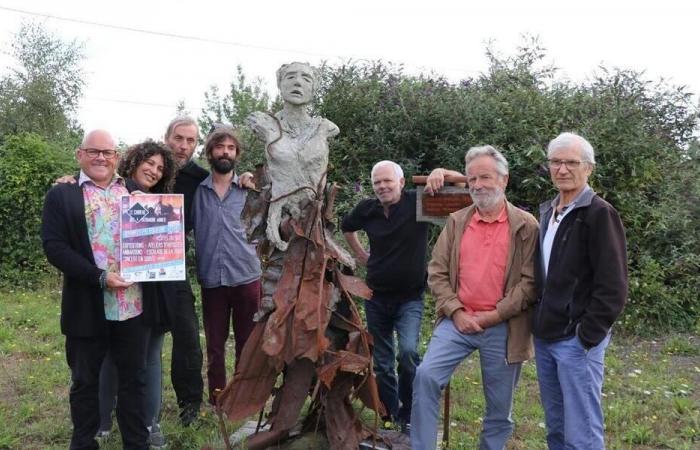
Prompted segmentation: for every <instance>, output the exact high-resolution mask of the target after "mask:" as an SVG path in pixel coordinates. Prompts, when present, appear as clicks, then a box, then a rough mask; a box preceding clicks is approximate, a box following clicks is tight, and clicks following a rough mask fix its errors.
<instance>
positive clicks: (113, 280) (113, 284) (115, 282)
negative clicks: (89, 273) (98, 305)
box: [105, 272, 134, 289]
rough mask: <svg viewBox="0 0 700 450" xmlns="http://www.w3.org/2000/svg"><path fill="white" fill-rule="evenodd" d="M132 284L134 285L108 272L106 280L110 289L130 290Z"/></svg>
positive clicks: (116, 274) (106, 284)
mask: <svg viewBox="0 0 700 450" xmlns="http://www.w3.org/2000/svg"><path fill="white" fill-rule="evenodd" d="M132 284H134V282H133V281H126V280H125V279H124V278H122V277H121V276H119V274H118V273H115V272H107V277H106V278H105V286H107V287H108V288H109V289H121V288H128V287H129V286H131V285H132Z"/></svg>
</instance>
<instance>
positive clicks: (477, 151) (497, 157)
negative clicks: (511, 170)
mask: <svg viewBox="0 0 700 450" xmlns="http://www.w3.org/2000/svg"><path fill="white" fill-rule="evenodd" d="M481 156H490V157H491V158H493V160H494V161H495V162H496V172H498V174H499V175H501V176H502V177H505V176H507V175H508V160H506V158H505V156H503V153H501V152H500V151H498V150H497V149H496V147H494V146H492V145H481V146H478V147H472V148H470V149H469V150H468V151H467V154H466V155H464V171H465V172H466V171H467V168H468V167H469V164H470V163H471V162H472V161H474V160H475V159H476V158H479V157H481Z"/></svg>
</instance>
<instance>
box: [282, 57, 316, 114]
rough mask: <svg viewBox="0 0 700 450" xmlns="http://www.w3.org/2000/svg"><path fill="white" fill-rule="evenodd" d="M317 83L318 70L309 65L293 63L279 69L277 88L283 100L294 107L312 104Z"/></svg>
mask: <svg viewBox="0 0 700 450" xmlns="http://www.w3.org/2000/svg"><path fill="white" fill-rule="evenodd" d="M317 81H318V74H317V71H316V69H315V68H313V67H311V65H309V64H307V63H301V62H293V63H289V64H283V65H282V66H281V67H280V68H279V69H277V87H278V88H279V90H280V94H282V99H283V100H284V101H285V102H286V103H291V104H292V105H305V104H307V103H310V102H311V99H312V98H313V95H314V89H315V88H316V83H317Z"/></svg>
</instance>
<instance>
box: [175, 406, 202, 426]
mask: <svg viewBox="0 0 700 450" xmlns="http://www.w3.org/2000/svg"><path fill="white" fill-rule="evenodd" d="M199 407H200V404H199V403H194V402H193V403H186V404H185V405H183V406H182V409H181V410H180V422H181V423H182V426H183V427H189V426H190V425H192V422H194V421H195V420H197V417H198V416H199Z"/></svg>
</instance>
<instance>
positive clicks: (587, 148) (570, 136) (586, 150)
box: [547, 132, 595, 164]
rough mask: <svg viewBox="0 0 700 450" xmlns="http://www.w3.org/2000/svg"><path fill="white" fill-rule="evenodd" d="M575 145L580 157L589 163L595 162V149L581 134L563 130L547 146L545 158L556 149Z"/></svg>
mask: <svg viewBox="0 0 700 450" xmlns="http://www.w3.org/2000/svg"><path fill="white" fill-rule="evenodd" d="M570 147H577V148H580V149H581V159H582V160H583V161H586V162H588V163H591V164H595V151H593V146H592V145H591V143H590V142H588V141H587V140H586V139H585V138H584V137H583V136H579V135H578V134H576V133H571V132H565V133H561V134H560V135H559V136H557V137H555V138H554V139H552V140H551V141H550V142H549V145H548V146H547V158H550V157H551V156H552V154H554V153H555V152H556V151H557V150H561V149H564V148H570Z"/></svg>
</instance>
